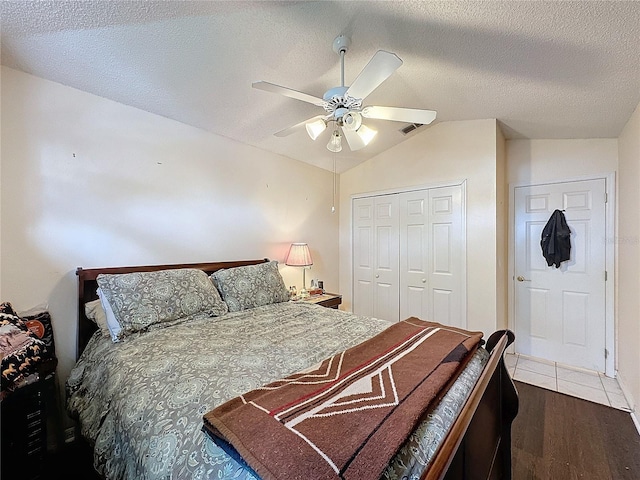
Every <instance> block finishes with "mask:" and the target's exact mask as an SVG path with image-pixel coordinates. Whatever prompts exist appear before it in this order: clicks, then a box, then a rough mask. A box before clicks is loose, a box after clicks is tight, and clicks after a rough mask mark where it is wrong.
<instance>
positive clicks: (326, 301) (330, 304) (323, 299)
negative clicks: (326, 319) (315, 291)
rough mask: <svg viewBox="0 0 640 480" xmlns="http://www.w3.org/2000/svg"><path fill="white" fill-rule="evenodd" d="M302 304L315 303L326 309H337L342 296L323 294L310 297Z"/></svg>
mask: <svg viewBox="0 0 640 480" xmlns="http://www.w3.org/2000/svg"><path fill="white" fill-rule="evenodd" d="M302 301H303V302H309V303H315V304H317V305H322V306H323V307H327V308H335V309H336V310H337V309H338V306H339V305H340V304H341V303H342V295H337V294H335V293H323V294H322V295H313V296H311V297H307V298H304V299H303V300H302Z"/></svg>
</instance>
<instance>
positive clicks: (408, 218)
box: [352, 184, 467, 327]
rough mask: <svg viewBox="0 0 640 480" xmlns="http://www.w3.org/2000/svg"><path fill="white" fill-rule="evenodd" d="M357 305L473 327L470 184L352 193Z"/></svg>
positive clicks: (362, 310) (375, 313) (391, 315)
mask: <svg viewBox="0 0 640 480" xmlns="http://www.w3.org/2000/svg"><path fill="white" fill-rule="evenodd" d="M352 207H353V208H352V226H353V229H352V246H353V311H354V313H357V314H360V315H366V316H372V317H377V318H383V319H386V320H391V321H399V320H401V319H405V318H407V317H411V316H415V317H418V318H421V319H424V320H432V321H436V322H440V323H443V324H446V325H452V326H458V327H466V323H467V322H466V291H465V274H466V273H465V272H466V261H465V260H466V252H465V250H466V242H465V228H464V225H465V207H464V184H460V185H453V186H446V187H435V188H425V189H419V190H409V191H402V192H394V193H385V194H372V195H367V196H358V197H355V198H353V200H352Z"/></svg>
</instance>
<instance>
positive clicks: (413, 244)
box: [399, 190, 429, 319]
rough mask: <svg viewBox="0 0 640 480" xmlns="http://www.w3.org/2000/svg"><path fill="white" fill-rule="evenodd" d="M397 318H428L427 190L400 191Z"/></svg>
mask: <svg viewBox="0 0 640 480" xmlns="http://www.w3.org/2000/svg"><path fill="white" fill-rule="evenodd" d="M399 202H400V228H399V235H400V319H405V318H408V317H418V318H422V319H428V318H429V289H428V283H427V282H428V276H429V275H428V272H429V268H428V262H429V241H428V240H429V232H428V220H427V219H428V213H429V208H428V202H429V193H428V191H427V190H420V191H414V192H406V193H401V194H399Z"/></svg>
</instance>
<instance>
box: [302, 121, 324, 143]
mask: <svg viewBox="0 0 640 480" xmlns="http://www.w3.org/2000/svg"><path fill="white" fill-rule="evenodd" d="M305 128H306V129H307V133H308V134H309V136H310V137H311V140H315V139H316V138H318V136H319V135H320V134H321V133H322V132H324V131H325V129H326V128H327V122H326V121H324V120H323V119H322V118H318V119H317V120H313V121H312V122H307V123H306V124H305Z"/></svg>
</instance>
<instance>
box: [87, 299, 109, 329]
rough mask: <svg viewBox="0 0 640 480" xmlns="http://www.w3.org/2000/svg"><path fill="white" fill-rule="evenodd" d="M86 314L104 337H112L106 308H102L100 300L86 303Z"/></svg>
mask: <svg viewBox="0 0 640 480" xmlns="http://www.w3.org/2000/svg"><path fill="white" fill-rule="evenodd" d="M84 314H85V315H86V317H87V318H88V319H89V320H91V321H92V322H93V323H95V324H96V325H97V326H98V328H99V329H100V331H101V332H102V335H103V336H105V337H110V336H111V333H110V332H109V326H108V325H107V314H106V313H104V308H102V302H101V301H100V299H97V300H92V301H91V302H87V303H85V304H84Z"/></svg>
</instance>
